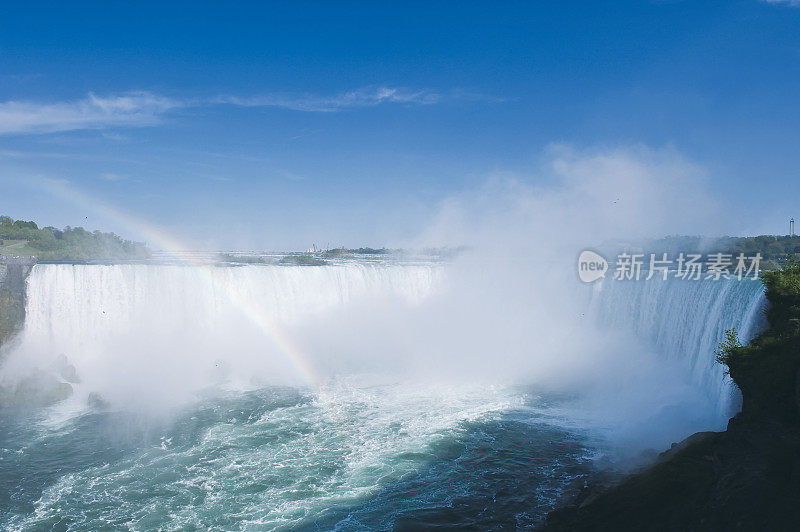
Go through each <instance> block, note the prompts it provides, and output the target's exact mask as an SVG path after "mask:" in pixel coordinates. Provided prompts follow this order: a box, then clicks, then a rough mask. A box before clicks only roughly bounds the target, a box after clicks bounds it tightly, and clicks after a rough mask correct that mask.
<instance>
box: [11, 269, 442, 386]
mask: <svg viewBox="0 0 800 532" xmlns="http://www.w3.org/2000/svg"><path fill="white" fill-rule="evenodd" d="M442 280H443V273H442V268H441V267H440V266H439V265H436V264H424V265H420V264H363V263H342V264H333V265H327V266H320V267H301V266H268V265H257V266H256V265H252V266H241V267H217V266H211V265H208V266H183V265H146V264H127V265H72V264H39V265H37V266H36V267H35V268H34V269H33V270H32V272H31V274H30V277H29V279H28V289H27V314H26V321H25V328H24V331H23V333H22V335H21V338H20V341H19V345H18V347H17V348H16V350H15V353H14V356H13V357H11V358H10V360H9V361H8V364H9V366H11V369H12V370H13V366H14V365H17V366H20V365H22V366H24V365H28V366H31V365H38V366H40V367H42V368H47V367H48V366H50V367H52V366H53V361H54V360H55V359H56V358H59V357H60V359H61V360H63V358H64V357H66V360H67V361H68V363H69V364H72V365H73V366H74V367H75V368H76V370H77V375H78V377H79V378H80V383H74V384H75V386H74V387H75V388H76V389H77V390H83V391H84V392H85V393H91V392H93V391H100V392H101V393H102V394H103V395H104V396H105V397H111V398H113V397H114V396H115V394H117V393H119V392H120V391H121V390H124V389H125V387H126V386H129V387H130V389H129V390H128V392H127V394H126V395H124V396H121V397H118V400H119V401H120V402H127V401H130V400H138V399H139V396H141V395H142V391H146V392H147V394H156V396H157V397H158V398H159V400H161V401H168V400H169V397H167V395H168V392H167V391H168V390H173V391H174V393H184V392H185V393H184V395H185V394H186V393H189V392H191V391H193V390H198V389H201V388H203V387H204V386H206V385H208V384H213V383H221V382H223V381H224V382H228V383H230V382H231V381H233V382H238V383H239V384H242V383H244V384H248V383H251V384H252V383H255V382H256V381H258V382H270V383H278V384H282V383H288V384H294V383H298V384H302V383H305V384H309V382H308V381H309V379H311V378H313V375H309V374H308V371H309V368H313V367H314V366H317V365H319V366H325V365H326V363H327V361H326V360H313V361H311V360H308V359H307V358H308V357H309V356H310V355H308V354H307V353H302V352H300V350H299V349H298V348H297V347H296V346H295V345H294V343H295V339H293V338H292V337H300V338H299V339H302V336H303V335H305V334H307V333H308V331H306V330H303V329H302V327H303V324H304V323H307V322H309V321H313V320H314V319H319V316H326V315H332V314H331V313H333V314H335V313H336V312H339V311H340V310H342V309H345V308H348V307H354V306H358V305H362V304H366V303H367V302H375V301H383V300H387V301H390V302H391V304H392V305H396V306H401V307H407V306H414V305H416V304H418V303H419V302H420V301H422V300H423V299H424V298H425V297H427V296H428V295H430V294H431V293H432V292H434V291H435V290H436V288H437V287H439V286H440V285H441V284H442ZM290 330H291V333H288V332H287V331H290ZM62 355H63V356H62ZM304 381H305V382H304ZM165 394H167V395H165Z"/></svg>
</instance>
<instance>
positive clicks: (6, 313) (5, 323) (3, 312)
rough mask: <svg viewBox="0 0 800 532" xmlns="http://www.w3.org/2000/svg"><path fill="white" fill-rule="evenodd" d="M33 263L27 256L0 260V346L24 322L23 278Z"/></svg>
mask: <svg viewBox="0 0 800 532" xmlns="http://www.w3.org/2000/svg"><path fill="white" fill-rule="evenodd" d="M35 263H36V262H35V260H33V259H29V258H23V259H4V260H2V261H0V346H2V345H3V344H4V343H6V342H7V341H8V340H10V339H11V337H12V336H14V335H15V334H16V333H17V332H19V331H20V330H21V329H22V325H23V324H24V323H25V280H26V279H27V278H28V274H29V273H30V271H31V268H33V265H34V264H35ZM0 353H1V352H0ZM0 356H2V355H1V354H0Z"/></svg>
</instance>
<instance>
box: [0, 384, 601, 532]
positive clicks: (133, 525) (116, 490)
mask: <svg viewBox="0 0 800 532" xmlns="http://www.w3.org/2000/svg"><path fill="white" fill-rule="evenodd" d="M327 395H328V396H327V398H326V399H327V403H321V402H320V401H318V400H317V399H316V396H314V395H312V394H310V393H305V392H302V391H300V390H297V389H292V388H268V389H261V390H256V391H250V392H236V393H230V394H227V395H225V396H222V397H219V396H218V397H214V398H208V399H206V400H204V401H202V402H201V403H199V404H197V405H195V406H193V407H191V408H188V409H185V410H184V411H182V412H180V413H176V414H175V415H173V416H171V417H170V418H169V419H160V420H155V419H152V418H148V417H142V416H133V415H132V414H126V413H122V412H111V411H97V410H94V411H91V410H89V411H86V412H82V413H72V414H71V415H69V416H67V417H64V412H61V411H59V410H58V409H52V408H51V409H45V410H42V411H39V412H37V413H35V415H33V416H31V413H30V412H28V413H27V414H26V415H24V416H22V415H15V414H10V413H5V414H4V415H3V417H2V419H0V461H1V462H2V468H0V486H2V490H0V526H2V527H4V528H9V529H36V530H40V529H48V530H50V529H52V530H98V529H104V528H117V529H134V530H147V529H164V530H178V529H206V528H208V529H215V530H281V529H322V530H328V529H339V530H364V529H385V528H391V527H394V528H398V529H402V528H417V527H419V526H423V525H425V526H432V525H434V524H435V525H438V526H446V527H455V526H476V527H479V528H481V529H491V528H495V529H501V528H506V527H513V526H519V527H528V526H533V525H535V524H536V523H538V522H540V520H541V519H542V518H543V516H544V515H545V513H546V512H547V511H548V510H549V509H550V508H552V506H553V504H554V503H555V501H556V500H557V499H558V497H559V496H560V495H561V494H562V493H563V490H564V489H565V488H567V487H568V486H570V485H571V483H572V482H574V481H575V479H578V478H580V477H583V476H586V475H589V474H590V473H591V471H592V462H591V459H590V458H591V457H592V453H593V452H595V451H594V450H593V449H592V448H591V445H590V444H589V440H588V439H587V437H586V436H585V435H583V434H582V433H581V431H579V430H577V429H571V428H568V427H565V426H563V425H564V424H563V422H564V420H563V419H561V418H560V417H559V416H557V415H555V414H554V413H555V412H557V411H558V402H557V401H556V402H553V401H551V400H546V399H545V398H543V397H541V396H537V395H530V394H524V393H521V392H520V391H518V390H517V391H509V390H491V389H488V390H487V389H483V388H476V389H471V390H470V389H466V390H458V389H439V390H430V389H427V388H425V387H417V388H415V389H407V388H404V387H400V386H379V387H374V388H368V389H363V388H357V387H352V386H350V385H339V386H335V387H333V388H331V389H329V390H328V394H327Z"/></svg>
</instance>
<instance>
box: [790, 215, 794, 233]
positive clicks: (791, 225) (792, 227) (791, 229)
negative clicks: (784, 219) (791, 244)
mask: <svg viewBox="0 0 800 532" xmlns="http://www.w3.org/2000/svg"><path fill="white" fill-rule="evenodd" d="M789 236H794V218H792V219H791V220H789Z"/></svg>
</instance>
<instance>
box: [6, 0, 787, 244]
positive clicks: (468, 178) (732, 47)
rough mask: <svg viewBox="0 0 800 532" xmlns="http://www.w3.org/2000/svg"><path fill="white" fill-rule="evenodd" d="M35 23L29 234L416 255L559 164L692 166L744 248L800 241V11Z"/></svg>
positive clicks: (14, 82) (748, 7)
mask: <svg viewBox="0 0 800 532" xmlns="http://www.w3.org/2000/svg"><path fill="white" fill-rule="evenodd" d="M15 4H16V5H11V3H4V4H3V5H2V7H0V211H1V212H2V213H5V214H8V215H11V216H13V217H17V218H25V219H35V220H37V221H39V222H40V223H42V224H48V225H55V226H64V225H67V224H69V225H85V226H87V227H89V228H91V229H95V228H99V229H103V230H115V231H117V232H119V233H120V234H123V235H124V236H129V237H138V236H139V235H136V234H131V231H130V228H128V227H125V226H124V224H122V223H120V221H119V220H118V219H114V218H113V217H108V216H104V215H103V214H102V213H100V214H99V213H98V212H95V211H93V210H92V209H87V208H86V205H85V204H76V203H74V202H71V201H70V200H69V199H67V198H64V197H61V196H58V195H53V194H52V193H51V192H49V191H48V190H49V187H48V186H46V183H48V182H58V183H60V184H61V185H63V186H67V187H70V188H72V189H74V190H77V191H80V192H81V193H84V194H88V195H90V196H91V197H93V198H96V199H97V201H100V202H103V203H105V204H107V205H112V206H114V207H115V208H118V209H120V210H122V211H124V212H127V213H130V214H132V215H134V216H137V217H140V218H143V219H146V220H149V221H151V222H152V223H154V224H157V225H159V226H161V227H163V228H165V229H166V230H168V231H170V232H172V233H174V234H176V235H178V236H179V237H180V238H182V239H184V240H186V241H188V242H191V244H192V246H194V247H253V248H270V249H278V248H305V247H307V246H310V245H311V243H316V244H317V245H320V244H323V245H324V244H327V243H330V244H331V245H340V244H341V245H347V246H359V245H375V246H380V245H384V244H387V245H392V244H394V243H397V242H403V241H404V240H405V239H408V238H410V237H412V236H413V235H414V234H416V233H418V232H420V231H421V230H423V228H424V227H425V226H426V225H427V224H429V223H430V221H431V219H432V217H434V216H435V213H436V212H437V209H438V208H439V206H440V205H441V204H442V202H443V201H445V200H446V199H447V198H448V197H450V196H452V195H453V194H459V193H461V192H462V191H464V190H469V189H473V188H475V187H478V186H480V184H481V183H482V182H484V181H485V180H486V179H487V178H489V177H490V176H493V175H513V176H517V177H518V178H520V179H525V180H530V181H532V182H534V183H535V182H536V181H537V179H545V178H544V177H541V175H542V174H541V172H540V168H541V167H542V165H543V164H544V163H546V159H547V153H548V147H550V146H552V145H554V144H558V145H568V146H571V147H574V148H575V149H578V150H584V149H593V150H602V149H605V148H608V149H613V148H617V147H620V146H647V147H650V148H653V149H669V150H674V151H675V152H677V153H680V154H681V156H682V157H685V158H686V159H687V160H690V161H692V162H693V163H696V164H697V165H700V166H702V168H704V171H705V172H707V174H708V177H709V183H710V186H711V188H712V190H713V191H714V192H715V193H718V194H719V196H720V198H721V199H722V200H723V202H724V204H725V212H726V213H727V214H726V215H727V216H730V223H729V224H728V225H724V227H725V229H726V231H725V232H730V233H736V232H738V233H759V232H778V231H781V230H783V229H784V227H783V226H784V225H786V224H785V223H784V222H785V220H788V218H789V217H790V216H796V217H798V218H800V203H799V202H798V201H797V198H798V197H800V179H798V177H800V149H798V147H800V126H798V124H800V6H799V5H796V4H798V2H791V1H782V2H781V1H773V2H765V1H758V0H742V1H731V0H728V1H719V2H690V1H683V2H681V1H666V0H664V1H650V2H648V1H636V2H563V1H540V2H492V3H489V2H482V3H478V2H460V3H458V4H455V3H451V2H443V3H434V2H425V3H408V2H403V3H375V2H369V3H348V2H345V3H341V2H337V3H307V2H286V3H262V2H253V3H245V2H242V3H235V4H233V3H225V4H223V3H219V4H213V3H204V2H187V3H171V7H166V8H165V7H164V6H163V5H162V4H163V3H148V2H136V3H133V2H110V3H106V2H103V3H95V4H91V3H84V4H80V3H78V4H74V3H70V5H69V6H67V5H66V3H56V2H54V3H38V2H29V3H23V2H19V3H15ZM76 6H77V7H76ZM537 176H538V177H537ZM687 194H691V191H687Z"/></svg>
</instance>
